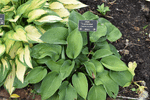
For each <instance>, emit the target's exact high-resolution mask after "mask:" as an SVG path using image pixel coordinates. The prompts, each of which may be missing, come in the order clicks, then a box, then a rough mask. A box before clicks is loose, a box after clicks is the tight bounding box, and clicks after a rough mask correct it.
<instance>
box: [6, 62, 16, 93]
mask: <svg viewBox="0 0 150 100" xmlns="http://www.w3.org/2000/svg"><path fill="white" fill-rule="evenodd" d="M10 63H11V65H12V71H11V72H10V73H9V75H8V76H7V78H6V80H5V82H4V87H5V88H6V90H7V91H8V93H9V94H10V95H11V94H12V92H13V91H14V90H15V88H14V87H13V83H14V79H15V63H14V62H13V61H10Z"/></svg>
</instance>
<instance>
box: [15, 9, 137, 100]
mask: <svg viewBox="0 0 150 100" xmlns="http://www.w3.org/2000/svg"><path fill="white" fill-rule="evenodd" d="M79 20H97V21H98V24H97V31H95V32H90V33H89V34H90V36H89V39H90V43H91V47H92V48H91V49H90V50H89V46H88V45H87V43H88V39H87V33H86V32H80V31H78V23H79ZM120 37H121V33H120V31H119V30H118V29H117V28H116V27H115V26H114V25H112V24H111V23H110V22H109V21H108V20H106V19H104V18H99V17H98V16H96V15H94V14H92V13H91V12H89V11H88V12H85V13H84V14H83V15H80V14H79V13H77V12H75V11H72V13H71V14H70V17H69V20H68V23H67V25H66V26H61V25H57V26H55V27H52V28H49V29H48V30H47V31H46V32H45V33H44V34H43V35H42V36H41V37H40V39H41V40H42V41H43V42H44V43H40V44H36V45H35V46H33V47H31V51H32V52H31V58H32V62H33V63H32V64H33V66H34V69H33V70H32V71H30V72H29V73H27V76H26V77H25V81H24V83H21V82H20V83H19V82H18V83H16V84H15V85H16V86H23V85H24V84H28V83H31V84H35V83H38V84H36V85H35V87H36V90H37V92H38V93H39V94H40V95H41V96H42V100H85V99H86V100H106V96H107V94H108V96H110V97H111V98H116V96H117V94H118V91H119V86H122V87H125V86H128V85H129V84H130V82H131V81H132V79H133V76H134V75H132V71H131V70H130V68H128V67H127V66H126V64H125V63H124V62H123V61H121V60H120V58H121V56H120V55H119V53H118V52H117V50H116V48H115V47H114V46H113V45H112V44H111V43H110V42H114V41H116V40H118V39H119V38H120ZM109 41H110V42H109ZM40 81H41V82H40ZM38 87H39V88H38Z"/></svg>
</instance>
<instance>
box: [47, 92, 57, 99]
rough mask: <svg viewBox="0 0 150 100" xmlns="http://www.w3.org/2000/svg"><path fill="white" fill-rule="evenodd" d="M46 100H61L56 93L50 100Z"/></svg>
mask: <svg viewBox="0 0 150 100" xmlns="http://www.w3.org/2000/svg"><path fill="white" fill-rule="evenodd" d="M46 100H59V95H58V92H57V91H56V92H55V93H54V94H53V95H52V96H51V97H50V98H48V99H46Z"/></svg>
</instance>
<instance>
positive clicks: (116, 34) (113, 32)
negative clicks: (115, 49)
mask: <svg viewBox="0 0 150 100" xmlns="http://www.w3.org/2000/svg"><path fill="white" fill-rule="evenodd" d="M105 25H106V26H107V39H108V40H109V41H110V42H114V41H116V40H118V39H119V38H120V37H121V36H122V34H121V32H120V31H119V29H118V28H116V27H115V26H114V25H112V24H111V23H105Z"/></svg>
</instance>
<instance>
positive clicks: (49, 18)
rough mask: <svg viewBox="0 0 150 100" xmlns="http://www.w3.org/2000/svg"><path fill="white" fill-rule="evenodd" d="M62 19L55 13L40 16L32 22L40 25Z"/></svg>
mask: <svg viewBox="0 0 150 100" xmlns="http://www.w3.org/2000/svg"><path fill="white" fill-rule="evenodd" d="M61 20H62V19H61V18H60V17H58V16H55V15H47V16H44V17H42V18H41V19H38V20H35V21H34V23H35V24H36V25H42V24H44V23H56V22H59V21H61Z"/></svg>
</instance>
